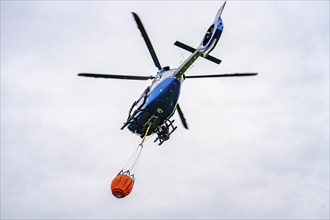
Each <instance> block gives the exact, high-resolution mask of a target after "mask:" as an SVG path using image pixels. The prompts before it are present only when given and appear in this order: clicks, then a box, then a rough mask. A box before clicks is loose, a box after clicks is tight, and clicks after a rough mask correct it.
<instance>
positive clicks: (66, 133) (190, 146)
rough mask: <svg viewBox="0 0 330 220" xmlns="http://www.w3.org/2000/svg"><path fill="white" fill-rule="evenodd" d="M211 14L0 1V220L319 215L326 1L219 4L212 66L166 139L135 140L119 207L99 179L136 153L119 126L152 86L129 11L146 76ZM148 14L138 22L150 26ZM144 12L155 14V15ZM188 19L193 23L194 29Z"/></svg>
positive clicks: (194, 36)
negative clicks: (135, 77)
mask: <svg viewBox="0 0 330 220" xmlns="http://www.w3.org/2000/svg"><path fill="white" fill-rule="evenodd" d="M220 5H221V4H220V3H219V2H207V3H205V2H195V1H193V2H112V1H110V2H107V1H101V2H79V1H78V2H52V1H51V2H49V1H45V2H19V3H18V2H1V6H2V7H1V30H2V31H1V64H2V65H1V218H6V219H12V218H23V219H24V218H42V219H54V218H67V219H70V218H72V219H73V218H84V219H95V218H104V219H118V218H134V219H136V218H169V219H170V218H196V219H199V218H203V219H207V218H217V219H221V218H222V219H223V218H235V219H244V218H262V219H270V218H278V219H290V218H292V219H293V218H295V219H297V218H299V219H312V218H314V219H326V218H328V217H329V208H328V207H329V12H328V10H327V9H328V8H329V3H328V2H322V1H320V2H315V1H313V2H235V1H233V2H227V5H226V8H225V11H224V13H223V19H224V23H225V30H224V33H223V35H222V38H221V40H220V42H219V45H218V46H217V48H216V49H215V50H214V51H213V52H212V55H214V56H216V57H219V58H220V59H222V63H221V65H220V66H217V65H215V64H213V63H210V62H208V61H206V60H203V59H201V60H198V61H197V62H196V63H195V64H194V66H193V67H192V68H191V69H190V70H189V72H187V74H191V75H193V74H212V73H227V72H246V71H251V72H252V71H257V72H259V75H258V76H257V77H250V78H231V79H217V80H193V79H191V80H189V81H188V80H187V81H185V82H184V85H183V87H182V93H181V97H180V105H181V107H182V109H183V111H184V113H185V116H186V118H187V120H188V123H189V126H190V130H189V131H186V130H184V129H183V128H182V127H181V126H180V122H179V120H178V116H177V115H175V116H174V118H176V123H177V124H178V125H179V128H178V130H177V131H176V132H175V133H174V134H173V135H172V137H171V139H170V140H169V141H168V142H167V143H165V144H164V145H163V146H161V147H158V146H157V145H154V144H153V143H152V140H153V138H151V139H149V140H148V142H147V144H146V146H145V148H144V150H143V152H142V157H141V160H140V162H139V167H138V171H137V179H136V183H135V186H134V189H133V192H132V194H131V195H130V196H128V197H127V198H125V199H123V200H117V199H115V198H113V197H112V195H111V193H110V191H109V183H110V181H111V179H112V178H113V177H114V176H115V175H116V174H117V172H119V170H120V169H121V168H122V166H123V165H124V164H125V162H126V160H128V158H129V156H130V154H131V153H133V151H134V149H135V147H136V146H137V144H138V143H139V142H140V139H139V137H137V136H134V135H132V134H130V132H128V131H127V130H124V131H121V130H120V129H119V128H120V127H121V125H122V123H123V122H124V120H125V119H126V117H127V114H128V109H129V107H130V105H131V104H132V102H133V100H135V99H136V98H138V97H139V95H140V93H141V92H142V91H143V89H144V88H145V87H146V86H147V84H148V82H147V83H144V82H126V81H125V82H124V81H123V82H120V81H112V80H100V79H83V78H78V77H77V76H76V74H77V73H79V72H104V73H118V74H146V75H152V74H154V73H155V71H156V69H155V68H154V66H153V63H152V60H151V59H150V55H149V54H148V51H147V49H146V47H145V45H144V42H143V39H142V38H141V37H140V33H139V31H138V30H137V28H136V25H135V23H134V20H133V19H132V17H131V15H130V12H131V11H136V12H137V13H139V15H140V16H141V19H142V22H143V23H144V25H145V27H146V29H147V32H148V34H149V36H150V38H151V41H152V42H153V44H154V47H155V49H156V52H157V54H158V56H159V58H160V62H161V64H162V65H167V64H169V65H171V67H175V66H177V65H178V64H179V63H180V61H181V60H182V56H184V57H187V56H188V53H186V52H182V51H181V49H179V48H175V47H174V46H173V45H172V44H173V42H174V41H175V40H180V41H183V42H186V43H187V44H190V45H192V46H195V45H198V44H199V42H200V40H201V37H202V36H203V34H204V32H205V31H206V29H207V27H208V25H209V24H210V22H211V21H212V20H213V18H214V14H215V13H216V11H217V8H218V7H219V6H220ZM151 12H152V13H151ZM155 14H157V16H155ZM197 15H198V16H197Z"/></svg>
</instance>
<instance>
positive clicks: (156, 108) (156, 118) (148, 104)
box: [128, 70, 183, 135]
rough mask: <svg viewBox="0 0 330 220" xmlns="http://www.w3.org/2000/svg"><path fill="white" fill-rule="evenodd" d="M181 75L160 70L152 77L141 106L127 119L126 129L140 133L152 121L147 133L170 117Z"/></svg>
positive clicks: (152, 131)
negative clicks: (177, 75)
mask: <svg viewBox="0 0 330 220" xmlns="http://www.w3.org/2000/svg"><path fill="white" fill-rule="evenodd" d="M182 82H183V77H179V78H178V77H176V76H175V70H162V71H160V72H159V73H158V74H157V75H156V77H155V78H154V80H153V82H152V85H151V86H150V88H149V92H148V93H147V94H145V97H143V101H142V104H141V106H140V107H139V108H138V109H137V110H136V113H135V114H133V117H131V119H130V120H129V123H128V129H129V130H130V131H132V132H133V133H136V134H138V135H142V134H144V132H145V129H146V125H147V124H149V123H150V122H152V125H151V127H150V131H149V133H148V135H151V134H153V133H155V132H156V130H157V128H158V127H159V126H161V125H162V124H164V123H165V121H166V120H168V118H170V117H171V116H172V115H173V114H174V112H175V109H176V105H177V102H178V99H179V95H180V90H181V84H182Z"/></svg>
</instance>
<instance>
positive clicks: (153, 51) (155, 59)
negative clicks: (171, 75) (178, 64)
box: [132, 12, 162, 70]
mask: <svg viewBox="0 0 330 220" xmlns="http://www.w3.org/2000/svg"><path fill="white" fill-rule="evenodd" d="M132 14H133V17H134V19H135V21H136V24H137V26H138V28H139V29H140V31H141V34H142V37H143V39H144V41H145V42H146V44H147V47H148V50H149V52H150V55H151V57H152V59H153V61H154V64H155V66H156V67H157V68H158V69H159V70H161V69H162V66H161V65H160V63H159V60H158V58H157V55H156V52H155V50H154V48H153V47H152V44H151V42H150V39H149V37H148V35H147V32H146V30H145V29H144V27H143V24H142V22H141V20H140V18H139V16H138V15H137V14H136V13H134V12H132Z"/></svg>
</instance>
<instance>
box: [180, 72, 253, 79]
mask: <svg viewBox="0 0 330 220" xmlns="http://www.w3.org/2000/svg"><path fill="white" fill-rule="evenodd" d="M255 75H258V73H230V74H216V75H196V76H186V78H187V79H195V78H215V77H236V76H255Z"/></svg>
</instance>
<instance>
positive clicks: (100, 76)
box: [78, 73, 154, 80]
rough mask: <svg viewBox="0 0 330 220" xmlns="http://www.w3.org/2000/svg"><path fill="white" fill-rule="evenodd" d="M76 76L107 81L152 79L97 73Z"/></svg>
mask: <svg viewBox="0 0 330 220" xmlns="http://www.w3.org/2000/svg"><path fill="white" fill-rule="evenodd" d="M78 76H85V77H95V78H107V79H128V80H148V79H153V78H154V77H153V76H129V75H112V74H99V73H79V74H78Z"/></svg>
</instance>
